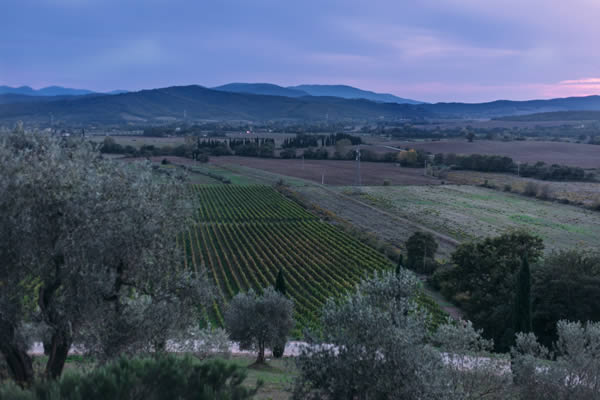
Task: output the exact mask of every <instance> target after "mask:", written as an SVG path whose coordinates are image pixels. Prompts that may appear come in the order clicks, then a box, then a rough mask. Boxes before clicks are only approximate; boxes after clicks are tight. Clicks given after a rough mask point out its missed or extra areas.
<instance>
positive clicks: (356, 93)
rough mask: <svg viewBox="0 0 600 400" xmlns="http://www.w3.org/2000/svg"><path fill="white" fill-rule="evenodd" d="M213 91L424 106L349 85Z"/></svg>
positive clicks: (263, 86)
mask: <svg viewBox="0 0 600 400" xmlns="http://www.w3.org/2000/svg"><path fill="white" fill-rule="evenodd" d="M213 89H216V90H223V91H227V92H235V93H253V94H266V95H271V96H286V97H302V96H322V97H340V98H342V99H365V100H371V101H375V102H377V103H398V104H423V102H421V101H417V100H411V99H404V98H402V97H398V96H394V95H393V94H388V93H375V92H371V91H369V90H362V89H358V88H355V87H352V86H347V85H298V86H288V87H283V86H279V85H274V84H272V83H229V84H227V85H222V86H217V87H214V88H213Z"/></svg>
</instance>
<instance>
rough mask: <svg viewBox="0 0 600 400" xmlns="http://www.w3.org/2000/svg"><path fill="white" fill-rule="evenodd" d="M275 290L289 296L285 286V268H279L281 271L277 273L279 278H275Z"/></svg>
mask: <svg viewBox="0 0 600 400" xmlns="http://www.w3.org/2000/svg"><path fill="white" fill-rule="evenodd" d="M275 290H276V291H278V292H279V293H281V294H282V295H284V296H287V291H286V288H285V278H284V276H283V268H279V272H278V273H277V279H276V280H275Z"/></svg>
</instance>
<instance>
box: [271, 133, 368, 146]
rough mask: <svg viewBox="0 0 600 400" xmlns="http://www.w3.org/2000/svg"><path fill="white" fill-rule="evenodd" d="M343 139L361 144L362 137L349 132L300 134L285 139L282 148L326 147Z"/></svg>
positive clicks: (354, 143) (352, 143)
mask: <svg viewBox="0 0 600 400" xmlns="http://www.w3.org/2000/svg"><path fill="white" fill-rule="evenodd" d="M341 140H347V141H348V142H349V144H350V145H359V144H361V143H362V139H361V138H360V137H358V136H352V135H350V134H347V133H335V134H331V135H327V136H326V135H306V134H299V135H297V136H296V137H294V138H290V139H285V140H284V141H283V144H282V145H281V147H282V148H284V149H288V148H306V147H319V145H320V146H321V147H326V146H335V144H336V143H338V142H339V141H341Z"/></svg>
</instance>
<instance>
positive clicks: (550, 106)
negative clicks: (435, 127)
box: [422, 96, 600, 118]
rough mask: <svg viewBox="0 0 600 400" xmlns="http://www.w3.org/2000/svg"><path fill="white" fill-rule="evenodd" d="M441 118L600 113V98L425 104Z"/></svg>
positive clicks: (424, 105)
mask: <svg viewBox="0 0 600 400" xmlns="http://www.w3.org/2000/svg"><path fill="white" fill-rule="evenodd" d="M422 107H423V108H424V109H426V110H429V111H431V112H434V113H436V114H438V115H439V116H440V117H465V118H495V117H506V116H514V115H527V114H537V113H554V112H560V111H600V96H585V97H565V98H558V99H549V100H525V101H514V100H496V101H491V102H487V103H435V104H423V105H422Z"/></svg>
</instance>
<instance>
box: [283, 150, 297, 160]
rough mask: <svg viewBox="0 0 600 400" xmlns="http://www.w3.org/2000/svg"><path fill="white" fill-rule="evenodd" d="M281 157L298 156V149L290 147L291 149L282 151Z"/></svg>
mask: <svg viewBox="0 0 600 400" xmlns="http://www.w3.org/2000/svg"><path fill="white" fill-rule="evenodd" d="M279 157H281V158H296V149H294V148H289V149H285V150H282V151H281V153H279Z"/></svg>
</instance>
